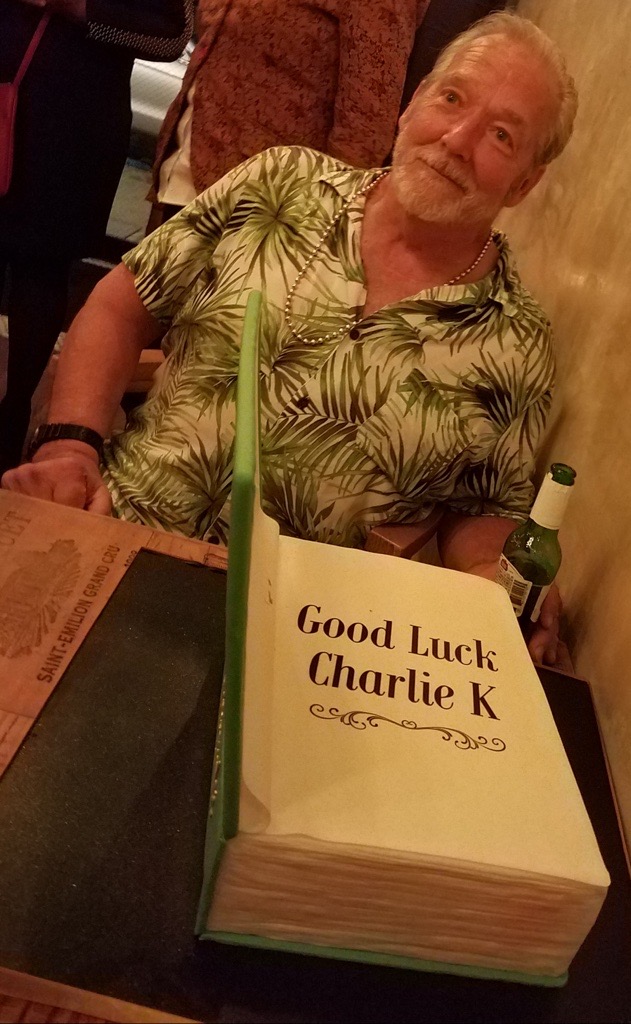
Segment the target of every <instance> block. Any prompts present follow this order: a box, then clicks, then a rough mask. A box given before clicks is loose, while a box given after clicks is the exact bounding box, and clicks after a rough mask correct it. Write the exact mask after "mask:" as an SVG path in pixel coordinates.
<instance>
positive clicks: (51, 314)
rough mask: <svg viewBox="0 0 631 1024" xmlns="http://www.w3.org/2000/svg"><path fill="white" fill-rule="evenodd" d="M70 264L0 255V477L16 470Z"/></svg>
mask: <svg viewBox="0 0 631 1024" xmlns="http://www.w3.org/2000/svg"><path fill="white" fill-rule="evenodd" d="M70 263H71V261H70V260H69V259H68V260H64V259H61V260H60V259H59V257H56V258H53V259H50V260H43V259H39V258H34V257H30V256H26V255H23V256H22V255H20V256H16V257H13V256H9V257H5V258H4V260H3V258H2V255H1V254H0V290H1V288H2V285H3V284H4V288H5V293H6V295H7V313H8V318H9V360H8V368H7V390H6V394H5V396H4V398H3V399H2V401H0V474H2V473H4V472H5V471H6V470H7V469H11V468H12V467H13V466H17V465H18V463H19V462H20V460H21V455H22V448H23V445H24V440H25V437H26V432H27V430H28V425H29V420H30V416H31V398H32V396H33V392H34V391H35V389H36V387H37V385H38V383H39V380H40V378H41V376H42V374H43V372H44V370H45V369H46V365H47V363H48V360H49V358H50V356H51V354H52V351H53V348H54V346H55V342H56V340H57V337H58V336H59V333H60V331H61V330H62V328H63V324H64V317H65V313H66V305H67V301H68V280H69V276H70Z"/></svg>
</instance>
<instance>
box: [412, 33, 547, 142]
mask: <svg viewBox="0 0 631 1024" xmlns="http://www.w3.org/2000/svg"><path fill="white" fill-rule="evenodd" d="M445 86H453V87H454V88H457V87H458V86H459V87H461V88H463V89H467V88H469V89H473V90H476V91H480V92H483V93H484V94H485V95H486V96H488V98H489V102H490V105H491V106H492V107H493V111H494V113H495V114H497V115H501V116H502V117H503V118H505V119H506V118H507V119H509V120H510V121H511V122H512V123H513V124H514V125H516V126H517V127H530V126H531V122H532V120H533V117H534V119H535V120H536V121H537V122H539V121H540V120H541V119H543V120H545V121H548V119H549V117H550V116H551V115H552V113H553V110H554V106H555V88H554V84H553V82H552V80H551V77H550V72H549V69H548V68H547V67H546V66H545V64H544V63H543V61H542V60H541V58H540V56H539V55H538V54H537V53H536V52H534V51H533V50H531V49H530V47H527V46H525V45H524V44H522V43H521V42H518V41H514V40H510V39H503V38H501V37H498V36H492V37H488V38H487V39H477V40H475V41H474V42H473V43H472V44H471V46H469V47H467V48H466V49H464V50H462V51H460V52H458V53H456V54H454V57H453V59H452V60H451V61H450V63H449V64H448V65H447V66H446V67H445V68H441V69H439V70H438V71H435V72H434V73H433V74H432V75H431V76H430V78H429V82H428V85H427V89H426V90H424V89H423V83H421V86H420V87H419V90H418V98H419V100H421V102H422V98H423V94H424V93H425V94H426V95H427V94H430V95H431V94H433V93H435V92H436V91H437V90H439V89H441V88H444V87H445Z"/></svg>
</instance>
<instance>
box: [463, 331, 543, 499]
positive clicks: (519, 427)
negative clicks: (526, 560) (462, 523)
mask: <svg viewBox="0 0 631 1024" xmlns="http://www.w3.org/2000/svg"><path fill="white" fill-rule="evenodd" d="M553 382H554V360H553V355H552V347H551V338H550V331H549V329H547V330H545V331H542V334H541V335H540V337H539V339H538V340H536V339H535V340H534V342H533V348H532V351H531V354H530V356H529V358H528V360H527V361H526V364H525V367H524V373H523V376H522V378H521V380H519V381H518V383H516V386H515V387H514V388H513V389H512V391H511V393H510V398H509V401H510V405H511V407H512V413H511V416H510V420H509V422H507V423H505V425H504V426H503V429H501V430H500V431H499V433H497V437H496V440H495V443H494V444H493V445H492V446H491V448H490V451H489V452H488V454H487V455H486V457H485V458H484V459H483V460H482V461H479V462H474V463H473V464H471V465H469V466H468V467H467V468H466V469H465V470H464V471H462V472H461V473H459V474H458V475H457V477H456V480H455V483H454V486H453V490H452V492H451V496H450V498H448V499H447V500H446V502H445V504H446V505H447V506H448V507H449V508H451V509H452V510H453V511H454V512H460V513H463V514H465V515H474V516H480V515H486V516H510V517H513V518H524V517H526V516H527V515H528V513H529V512H530V509H531V508H532V503H533V500H534V496H535V487H534V484H533V476H534V473H535V458H536V455H537V449H538V447H539V444H540V442H541V439H542V437H543V433H544V430H545V426H546V421H547V418H548V413H549V411H550V405H551V402H552V393H553ZM498 414H499V416H500V417H501V415H502V414H501V412H500V411H499V410H498V409H494V408H489V410H488V414H487V415H488V422H489V424H491V425H493V424H494V422H495V423H497V419H498Z"/></svg>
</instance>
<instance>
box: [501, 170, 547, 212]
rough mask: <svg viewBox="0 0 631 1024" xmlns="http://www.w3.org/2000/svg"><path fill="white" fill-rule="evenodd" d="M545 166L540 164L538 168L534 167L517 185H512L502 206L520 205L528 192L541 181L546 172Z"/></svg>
mask: <svg viewBox="0 0 631 1024" xmlns="http://www.w3.org/2000/svg"><path fill="white" fill-rule="evenodd" d="M546 168H547V164H540V165H539V167H535V168H534V169H533V170H532V171H531V172H530V174H528V175H526V177H525V178H523V179H522V180H521V181H520V182H519V183H518V184H517V185H513V187H512V189H511V190H510V192H509V193H508V195H507V197H506V199H505V200H504V206H517V205H518V204H519V203H521V201H522V199H525V198H526V196H527V195H528V193H529V192H531V191H532V189H533V188H534V187H535V185H536V184H537V183H538V182H540V181H541V179H542V177H543V175H544V174H545V172H546Z"/></svg>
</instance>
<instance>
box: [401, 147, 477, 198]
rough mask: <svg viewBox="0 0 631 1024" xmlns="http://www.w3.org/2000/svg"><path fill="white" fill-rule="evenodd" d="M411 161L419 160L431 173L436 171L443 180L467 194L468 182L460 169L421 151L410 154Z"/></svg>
mask: <svg viewBox="0 0 631 1024" xmlns="http://www.w3.org/2000/svg"><path fill="white" fill-rule="evenodd" d="M410 156H411V158H412V159H413V160H420V161H421V162H422V163H424V164H427V166H428V167H430V168H431V169H432V170H433V171H437V173H438V174H442V176H443V177H444V178H447V179H448V180H449V181H451V182H453V184H454V185H456V186H457V187H458V188H459V189H461V190H462V191H463V192H469V180H468V178H467V177H466V176H465V175H464V174H463V173H462V171H461V170H460V168H457V167H454V166H453V165H452V164H450V163H448V162H447V161H445V160H443V159H441V157H438V156H436V155H434V154H427V153H426V152H424V151H423V150H416V151H415V152H413V153H411V154H410Z"/></svg>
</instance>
